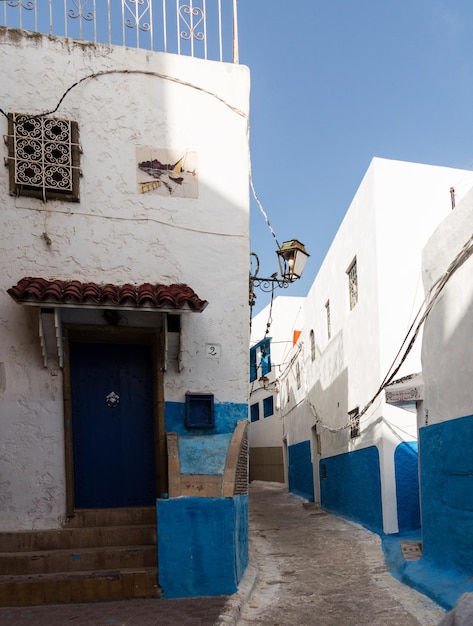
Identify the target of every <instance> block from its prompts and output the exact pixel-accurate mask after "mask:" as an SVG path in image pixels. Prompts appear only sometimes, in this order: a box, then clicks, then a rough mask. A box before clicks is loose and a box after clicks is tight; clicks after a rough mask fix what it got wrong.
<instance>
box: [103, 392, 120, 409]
mask: <svg viewBox="0 0 473 626" xmlns="http://www.w3.org/2000/svg"><path fill="white" fill-rule="evenodd" d="M105 402H106V403H107V406H108V407H110V408H111V409H115V408H116V407H117V406H118V405H119V404H120V396H119V395H118V394H116V393H115V392H114V391H111V392H110V393H109V394H108V396H107V397H106V398H105Z"/></svg>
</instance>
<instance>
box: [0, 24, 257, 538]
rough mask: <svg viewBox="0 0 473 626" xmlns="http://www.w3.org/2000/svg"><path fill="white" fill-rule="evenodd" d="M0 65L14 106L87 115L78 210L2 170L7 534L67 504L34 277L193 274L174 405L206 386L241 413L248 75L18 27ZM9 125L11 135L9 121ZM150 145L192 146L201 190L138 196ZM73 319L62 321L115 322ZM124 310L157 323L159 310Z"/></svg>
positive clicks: (1, 425) (52, 523) (82, 124)
mask: <svg viewBox="0 0 473 626" xmlns="http://www.w3.org/2000/svg"><path fill="white" fill-rule="evenodd" d="M0 68H3V69H2V81H1V85H0V93H1V102H2V109H3V110H4V111H6V112H8V113H10V112H19V113H26V114H29V115H36V114H41V113H43V112H46V111H51V110H53V109H55V107H56V106H57V105H58V103H60V104H59V108H58V110H57V111H56V112H55V113H54V115H55V116H56V117H58V118H63V119H71V120H74V121H76V122H77V123H78V127H79V140H80V144H81V148H82V154H81V156H80V168H81V178H80V201H79V202H78V203H75V202H64V201H59V200H50V201H47V202H42V201H41V200H39V199H36V198H27V197H22V196H18V197H15V196H12V195H9V191H8V188H9V183H8V169H7V168H6V167H4V168H1V169H0V206H1V211H2V232H1V235H0V256H1V265H2V275H1V279H0V281H1V284H0V433H1V437H0V439H1V441H0V448H1V454H0V509H1V515H0V530H3V531H7V530H19V529H31V528H37V529H39V528H56V527H58V526H59V525H60V523H61V521H62V520H63V518H64V515H65V498H66V494H65V489H66V487H65V475H64V473H65V470H64V462H65V461H64V458H65V451H64V445H65V444H64V398H63V372H62V370H61V369H57V368H53V369H51V368H45V367H44V366H43V361H42V356H41V350H40V342H39V337H38V319H37V318H38V312H37V308H36V307H23V306H19V305H18V304H16V303H15V302H14V301H13V300H12V299H11V298H10V297H9V295H8V294H7V292H6V290H7V289H8V288H10V287H12V286H13V285H15V284H16V283H17V281H19V280H20V279H21V278H23V277H25V276H34V277H36V276H38V277H44V278H48V279H50V278H54V279H63V280H69V279H75V280H79V281H85V282H87V281H93V282H96V283H114V284H124V283H134V284H141V283H146V282H151V283H153V284H154V283H162V284H165V285H170V284H174V283H185V284H187V285H189V286H191V287H192V289H194V290H195V292H196V293H197V294H198V296H199V297H200V298H201V299H204V300H207V301H208V302H209V304H208V306H207V308H206V309H205V311H204V312H203V313H202V314H185V315H184V314H183V315H181V317H182V332H181V340H180V352H179V355H178V356H179V362H180V366H179V367H178V364H177V358H174V360H171V356H173V357H176V356H177V355H176V354H175V355H171V353H170V354H169V358H170V361H169V363H168V368H167V371H166V373H165V374H164V401H165V402H175V403H182V402H184V399H185V392H186V391H192V392H207V393H213V394H214V395H215V403H216V405H217V404H219V405H220V404H222V405H226V404H228V405H229V406H230V405H237V406H241V407H246V404H247V397H248V389H247V383H246V377H247V371H248V370H247V364H248V355H247V349H246V346H247V345H248V339H249V337H248V308H247V275H246V271H245V270H244V269H243V268H246V267H247V260H248V254H249V248H248V211H249V197H248V171H249V158H248V140H247V124H248V117H247V116H248V101H249V73H248V70H247V68H245V67H243V66H238V65H227V64H223V63H216V62H211V61H202V60H198V59H192V58H186V57H178V56H174V55H170V54H163V53H150V52H147V51H144V50H133V49H127V48H124V47H113V46H106V45H94V44H87V43H83V42H82V43H78V42H74V41H72V40H67V39H56V38H52V37H47V36H42V35H38V34H30V35H28V34H25V33H21V34H20V33H19V31H12V30H7V29H2V30H1V31H0ZM67 90H70V91H69V92H68V93H67V95H65V94H66V91H67ZM63 96H64V99H63V100H61V98H62V97H63ZM0 126H1V133H2V135H7V132H8V129H7V119H6V118H5V117H4V116H2V117H1V118H0ZM141 148H151V149H169V150H177V151H180V152H182V153H186V152H192V153H195V154H196V155H197V177H198V187H197V188H198V197H195V198H185V197H173V196H172V195H169V196H168V197H165V196H162V195H157V194H155V193H152V192H151V193H138V188H137V183H138V174H137V150H138V149H141ZM4 157H7V152H6V148H4ZM240 269H241V271H240ZM75 316H76V313H74V312H73V311H72V310H71V311H70V312H69V313H68V312H67V311H66V312H65V313H64V314H63V321H75V322H80V323H84V322H86V323H98V324H100V323H102V324H103V323H104V322H103V319H102V317H101V316H100V315H99V314H98V313H93V312H92V313H89V314H88V316H85V317H80V318H77V316H76V317H75ZM124 316H125V319H128V323H129V325H130V326H132V325H137V326H146V327H154V326H156V327H160V326H161V325H162V321H161V317H160V314H159V313H153V312H143V313H129V314H127V313H126V312H124ZM179 370H180V371H179ZM244 416H245V415H244Z"/></svg>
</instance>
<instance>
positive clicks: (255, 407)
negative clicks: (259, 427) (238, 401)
mask: <svg viewBox="0 0 473 626" xmlns="http://www.w3.org/2000/svg"><path fill="white" fill-rule="evenodd" d="M250 419H251V421H252V422H257V421H258V420H259V404H258V402H255V404H252V405H251V406H250Z"/></svg>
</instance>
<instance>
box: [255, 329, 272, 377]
mask: <svg viewBox="0 0 473 626" xmlns="http://www.w3.org/2000/svg"><path fill="white" fill-rule="evenodd" d="M270 371H271V339H270V338H266V339H263V340H262V341H260V342H259V343H257V344H256V345H254V346H253V347H252V348H251V349H250V383H252V382H253V381H254V380H256V379H257V378H260V376H266V374H268V373H269V372H270Z"/></svg>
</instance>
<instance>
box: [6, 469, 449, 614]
mask: <svg viewBox="0 0 473 626" xmlns="http://www.w3.org/2000/svg"><path fill="white" fill-rule="evenodd" d="M250 555H251V556H250V565H249V567H248V569H247V571H246V573H245V576H244V578H243V580H242V582H241V583H240V589H239V592H238V593H236V594H234V595H233V596H230V597H226V596H222V597H216V598H196V599H184V600H161V599H156V600H129V601H122V602H104V603H97V604H72V605H71V604H69V605H54V606H39V607H27V608H10V609H9V608H5V609H4V608H1V609H0V626H32V625H33V624H34V626H187V625H189V626H191V625H192V626H193V625H196V626H197V625H199V624H209V625H210V624H213V625H214V626H215V625H219V626H224V625H231V626H247V625H250V624H251V625H252V626H255V625H260V626H286V625H288V626H289V625H290V626H295V625H301V626H309V625H315V626H419V625H420V626H437V625H438V623H439V622H440V620H441V619H442V617H443V616H444V614H445V612H444V611H443V610H442V609H441V608H440V607H439V606H438V605H436V604H435V603H433V602H432V601H431V600H429V599H428V598H427V597H426V596H423V595H421V594H420V593H418V592H416V591H414V590H413V589H411V588H410V587H407V586H406V585H403V584H401V583H400V582H398V581H397V580H396V579H395V578H394V577H393V576H392V575H391V574H390V573H389V571H388V569H387V567H386V564H385V560H384V556H383V552H382V549H381V540H380V538H379V537H378V536H377V535H375V534H373V533H371V532H369V531H367V530H365V529H364V528H362V527H361V526H358V525H356V524H352V523H350V522H347V521H345V520H342V519H340V518H338V517H335V516H333V515H328V514H326V513H324V512H322V511H319V510H317V509H314V508H313V507H311V506H307V505H306V506H304V501H303V500H302V499H301V498H298V497H297V496H294V495H292V494H288V493H286V491H285V487H284V486H283V485H280V484H276V483H264V482H259V481H255V482H254V483H252V484H251V485H250Z"/></svg>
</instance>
